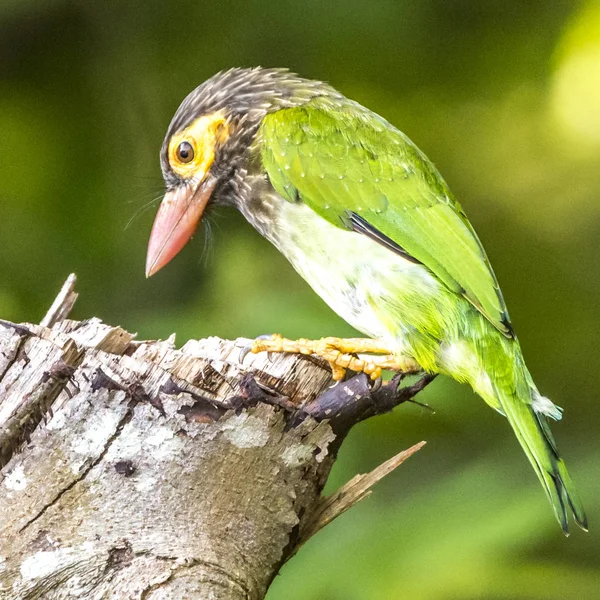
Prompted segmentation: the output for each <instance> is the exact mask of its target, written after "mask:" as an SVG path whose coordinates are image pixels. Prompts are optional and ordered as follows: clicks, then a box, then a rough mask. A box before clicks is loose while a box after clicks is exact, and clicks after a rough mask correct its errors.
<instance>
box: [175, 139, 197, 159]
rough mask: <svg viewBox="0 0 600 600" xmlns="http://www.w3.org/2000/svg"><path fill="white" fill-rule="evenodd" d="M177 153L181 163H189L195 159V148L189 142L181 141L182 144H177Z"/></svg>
mask: <svg viewBox="0 0 600 600" xmlns="http://www.w3.org/2000/svg"><path fill="white" fill-rule="evenodd" d="M175 155H176V156H177V160H178V161H179V162H180V163H184V164H185V163H189V162H191V161H192V160H194V148H192V145H191V144H190V143H189V142H181V144H179V146H177V151H176V152H175Z"/></svg>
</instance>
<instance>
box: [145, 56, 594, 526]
mask: <svg viewBox="0 0 600 600" xmlns="http://www.w3.org/2000/svg"><path fill="white" fill-rule="evenodd" d="M160 158H161V167H162V172H163V176H164V180H165V183H166V190H167V191H166V194H165V197H164V200H163V202H162V204H161V206H160V208H159V211H158V214H157V216H156V220H155V222H154V226H153V229H152V234H151V238H150V243H149V248H148V257H147V265H146V273H147V275H148V276H150V275H152V274H153V273H156V271H158V270H159V269H160V268H162V267H163V266H164V265H166V264H167V263H168V262H169V261H170V260H171V259H172V258H173V257H174V256H175V255H176V254H177V253H178V252H179V251H180V250H181V249H182V247H183V246H184V245H185V244H186V242H187V241H188V240H189V239H190V237H191V236H192V234H193V233H194V231H195V229H196V227H197V225H198V223H199V221H200V219H201V218H202V215H203V214H204V212H205V210H206V209H207V208H210V206H211V205H215V206H218V205H228V206H234V207H236V208H237V209H238V210H239V211H240V212H241V213H242V214H243V215H244V217H245V218H246V219H247V220H248V221H249V222H250V224H251V225H253V226H254V227H255V228H256V229H257V230H258V232H259V233H261V234H262V235H263V236H264V237H266V238H267V239H268V240H270V241H271V242H272V243H273V244H274V245H275V246H276V247H277V248H278V250H279V251H280V252H281V253H282V254H283V255H284V256H286V257H287V259H288V260H289V261H290V262H291V263H292V265H293V266H294V267H295V269H296V270H297V271H298V272H299V273H300V275H302V277H304V278H305V279H306V281H307V282H308V283H309V284H310V285H311V286H312V288H313V289H314V290H315V291H316V292H317V294H319V295H320V296H321V297H322V298H323V299H324V300H325V302H327V304H329V306H330V307H331V308H332V309H333V310H334V311H335V312H337V313H338V314H339V315H340V316H341V317H342V318H343V319H345V320H346V321H347V322H348V323H350V324H351V325H352V326H353V327H355V328H356V329H358V330H359V331H361V332H363V333H364V334H366V335H367V336H369V338H368V339H360V338H358V339H350V340H342V339H337V338H324V339H322V340H318V341H314V342H312V341H307V340H299V341H298V342H293V341H292V340H284V339H282V338H281V337H280V336H273V338H272V339H269V340H257V341H256V342H255V344H254V346H253V348H252V350H253V351H255V352H257V351H261V350H272V351H291V352H303V353H316V354H319V355H321V356H323V357H324V358H326V359H327V360H329V361H330V364H331V365H332V368H333V372H334V377H335V378H341V377H342V376H343V374H344V371H345V368H346V367H348V368H351V369H353V370H359V371H364V372H365V373H367V374H369V375H371V377H373V378H377V377H378V376H379V375H380V374H381V370H382V369H397V370H403V371H411V370H413V371H414V370H423V371H426V372H427V373H431V374H437V373H441V374H444V375H448V376H450V377H452V378H454V379H456V380H457V381H460V382H465V383H468V384H470V385H471V386H472V387H473V389H474V390H475V392H476V393H477V394H479V395H480V396H481V397H482V398H483V399H484V400H485V401H486V402H487V403H488V404H489V405H490V406H491V407H492V408H494V409H496V410H497V411H498V412H499V413H501V414H503V415H504V416H505V417H506V418H507V419H508V421H509V423H510V425H511V426H512V428H513V430H514V432H515V434H516V436H517V439H518V440H519V442H520V444H521V446H522V447H523V450H524V451H525V454H526V455H527V457H528V459H529V461H530V462H531V464H532V465H533V468H534V470H535V472H536V474H537V476H538V477H539V479H540V481H541V483H542V485H543V487H544V490H545V492H546V494H547V496H548V498H549V499H550V502H551V504H552V507H553V509H554V513H555V515H556V517H557V519H558V521H559V523H560V524H561V526H562V529H563V531H564V532H565V533H567V532H568V522H567V512H568V511H569V510H570V511H571V512H572V513H573V515H574V518H575V521H576V522H577V523H578V524H579V525H580V526H581V527H582V528H584V529H585V528H586V527H587V523H586V517H585V514H584V510H583V507H582V505H581V502H580V500H579V497H578V495H577V492H576V491H575V488H574V486H573V483H572V481H571V478H570V477H569V474H568V472H567V469H566V467H565V464H564V462H563V461H562V459H561V458H560V456H559V454H558V451H557V448H556V444H555V442H554V439H553V437H552V433H551V432H550V429H549V427H548V423H547V419H548V418H552V419H559V418H560V417H561V409H560V408H558V407H557V406H555V405H554V404H553V403H552V402H551V401H550V400H548V399H547V398H545V397H544V396H542V395H541V394H540V393H539V392H538V389H537V387H536V385H535V383H534V382H533V379H532V377H531V375H530V374H529V371H528V370H527V367H526V366H525V362H524V360H523V355H522V353H521V348H520V346H519V342H518V341H517V338H516V336H515V333H514V331H513V328H512V326H511V322H510V318H509V316H508V312H507V310H506V305H505V303H504V298H503V297H502V292H501V291H500V288H499V286H498V281H497V280H496V277H495V275H494V272H493V270H492V267H491V266H490V263H489V261H488V258H487V256H486V253H485V251H484V249H483V247H482V245H481V242H480V241H479V238H478V237H477V235H476V233H475V231H474V230H473V227H472V226H471V224H470V223H469V221H468V219H467V217H466V215H465V213H464V212H463V210H462V208H461V207H460V205H459V204H458V203H457V201H456V200H455V199H454V197H453V196H452V194H451V192H450V190H449V189H448V186H447V185H446V182H445V181H444V179H443V178H442V176H441V175H440V174H439V173H438V171H437V169H436V168H435V167H434V165H433V164H432V163H431V162H430V161H429V160H428V159H427V157H426V156H425V155H424V154H423V153H422V152H421V151H420V150H419V149H418V148H417V147H416V146H415V144H414V143H413V142H412V141H411V140H410V139H408V138H407V137H406V136H405V135H404V134H403V133H402V132H401V131H399V130H398V129H396V128H395V127H394V126H393V125H391V124H390V123H389V122H388V121H386V120H385V119H384V118H383V117H380V116H379V115H377V114H375V113H373V112H371V111H370V110H368V109H367V108H365V107H363V106H361V105H360V104H358V103H356V102H354V101H352V100H349V99H348V98H346V97H344V96H343V95H342V94H340V93H339V92H337V91H336V90H335V89H333V88H332V87H330V86H329V85H327V84H325V83H322V82H320V81H312V80H308V79H303V78H301V77H298V76H296V75H294V74H292V73H290V72H289V71H287V70H285V69H261V68H254V69H231V70H229V71H226V72H222V73H219V74H217V75H215V76H214V77H212V78H211V79H209V80H208V81H206V82H205V83H203V84H202V85H200V86H199V87H198V88H196V89H195V90H194V91H193V92H191V93H190V94H189V95H188V96H187V98H185V100H184V101H183V103H182V104H181V106H180V107H179V108H178V109H177V112H176V113H175V116H174V117H173V120H172V121H171V124H170V126H169V128H168V131H167V134H166V137H165V141H164V144H163V146H162V150H161V157H160Z"/></svg>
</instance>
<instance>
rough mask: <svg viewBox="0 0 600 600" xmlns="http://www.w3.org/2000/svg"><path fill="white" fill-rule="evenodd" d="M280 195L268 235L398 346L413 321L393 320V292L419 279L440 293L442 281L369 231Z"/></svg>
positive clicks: (369, 331)
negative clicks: (340, 223) (351, 227)
mask: <svg viewBox="0 0 600 600" xmlns="http://www.w3.org/2000/svg"><path fill="white" fill-rule="evenodd" d="M273 200H274V199H273ZM279 200H280V202H281V204H280V205H279V206H278V207H277V210H276V211H274V213H275V214H276V215H277V216H276V218H275V219H274V225H275V226H274V227H273V228H272V230H271V231H269V232H262V233H263V235H265V236H266V237H267V238H269V239H270V241H271V242H273V244H274V245H275V246H276V247H277V248H278V249H279V251H280V252H281V253H282V254H283V255H284V256H285V257H286V258H287V259H288V260H289V261H290V262H291V263H292V265H293V266H294V268H295V269H296V270H297V271H298V273H300V275H302V277H303V278H304V279H305V280H306V281H307V282H308V283H309V285H310V286H311V287H312V288H313V289H314V290H315V292H316V293H317V294H319V296H321V298H322V299H323V300H324V301H325V302H326V303H327V304H328V305H329V306H330V307H331V308H332V309H333V310H334V311H335V312H336V313H337V314H338V315H339V316H340V317H342V319H344V320H345V321H347V322H348V323H349V324H350V325H352V326H353V327H354V328H356V329H358V330H359V331H361V332H363V333H364V334H366V335H368V336H370V337H374V338H380V339H383V340H389V341H390V343H391V344H393V346H392V347H397V345H398V343H399V342H400V340H401V339H402V338H403V336H402V329H403V328H404V326H410V324H405V323H402V319H401V317H400V318H399V320H398V322H394V323H392V322H391V321H390V318H387V317H388V314H389V304H390V298H392V299H393V296H394V293H395V291H397V290H399V289H402V287H403V286H415V282H418V283H419V284H420V285H419V287H420V288H421V287H422V288H423V291H424V293H427V291H428V290H430V292H431V294H435V293H436V292H437V291H438V288H439V282H438V281H437V280H436V279H435V278H434V277H432V276H431V275H430V273H429V272H428V271H427V270H426V269H424V268H423V267H422V266H421V265H419V264H416V263H414V262H411V261H408V260H406V259H404V258H402V257H401V256H400V255H398V254H396V253H394V252H392V251H391V250H388V249H387V248H384V247H383V246H381V245H380V244H378V243H376V242H374V241H372V240H371V239H369V238H368V237H366V236H364V235H361V234H359V233H355V232H353V231H347V230H344V229H342V228H340V227H335V226H334V225H332V224H330V223H329V222H328V221H326V220H325V219H323V218H322V217H320V216H319V215H317V214H316V213H315V212H314V211H313V210H312V209H310V208H309V207H308V206H306V205H305V204H303V203H291V202H287V201H285V200H283V199H281V198H279ZM393 312H394V314H395V313H396V312H397V311H393Z"/></svg>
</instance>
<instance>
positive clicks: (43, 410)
mask: <svg viewBox="0 0 600 600" xmlns="http://www.w3.org/2000/svg"><path fill="white" fill-rule="evenodd" d="M73 285H74V279H73V280H71V281H70V282H67V284H66V285H65V288H64V289H63V290H62V292H61V296H60V297H59V298H58V299H57V301H56V302H55V303H54V305H53V307H52V309H51V311H49V313H48V315H46V317H45V319H44V321H42V325H32V324H22V325H14V324H10V323H6V322H2V323H0V325H3V326H0V466H2V471H1V473H0V598H1V599H33V598H48V599H59V598H60V599H63V598H85V599H88V598H89V599H108V598H115V599H116V598H124V599H128V598H132V599H133V598H136V599H152V600H156V599H163V598H164V599H166V598H173V599H175V598H182V599H187V598H190V599H196V598H199V599H205V598H206V599H209V598H211V599H214V600H225V599H227V600H238V599H240V600H241V599H245V600H255V599H261V598H264V596H265V594H266V591H267V589H268V587H269V584H270V582H271V581H272V579H273V577H274V576H275V575H276V573H277V571H278V570H279V568H280V567H281V565H282V564H283V563H284V562H285V561H286V560H288V559H289V558H290V557H291V556H293V554H294V553H295V552H296V550H297V549H298V548H299V546H300V545H301V544H302V543H303V542H304V541H306V539H308V538H309V537H310V536H312V535H314V534H315V533H316V532H317V531H319V529H321V528H322V527H323V526H324V525H326V524H327V523H328V522H330V521H331V520H332V519H333V518H335V517H336V516H337V515H339V514H341V513H342V512H343V511H345V510H346V509H347V508H349V507H350V506H352V505H353V504H354V503H356V502H357V501H359V500H360V499H361V498H363V497H364V496H365V495H366V494H368V493H369V489H370V487H371V486H372V485H373V484H374V483H375V482H376V481H378V480H379V479H380V478H381V477H383V476H384V475H386V474H387V473H389V472H390V471H391V470H393V469H394V468H395V467H396V466H398V464H400V463H401V462H402V461H403V460H404V459H405V458H406V457H407V456H409V455H410V454H411V453H412V452H414V451H416V450H417V449H418V447H420V445H417V446H415V447H413V448H412V449H410V450H409V451H407V452H404V453H400V454H399V455H398V456H396V457H393V458H392V459H390V460H389V461H387V462H386V463H384V464H383V465H381V466H380V467H378V469H375V471H373V473H371V474H369V475H367V476H357V477H355V478H354V479H353V480H351V481H350V482H349V483H348V484H346V485H345V486H344V487H343V488H342V489H341V490H338V492H336V493H335V494H333V495H332V496H331V497H329V498H324V497H322V495H321V491H322V489H323V486H324V484H325V481H326V479H327V476H328V475H329V472H330V469H331V466H332V464H333V462H334V460H335V455H336V452H337V449H338V448H339V445H340V443H341V441H342V440H343V438H344V436H345V435H346V433H347V431H348V429H349V428H350V427H351V426H352V424H353V423H355V422H357V421H359V420H361V419H362V418H365V417H366V416H370V415H371V414H375V413H377V412H382V411H384V410H389V409H390V408H391V406H393V405H394V404H397V403H398V402H400V401H401V400H402V398H400V397H399V396H397V395H394V397H393V398H390V397H389V393H388V395H387V396H386V395H385V394H383V395H380V396H376V395H375V394H372V393H371V390H370V386H368V385H367V382H366V379H365V378H364V376H363V377H355V378H354V379H352V380H350V381H348V382H346V383H343V384H340V385H338V386H337V388H334V391H332V390H331V389H329V388H330V386H331V383H332V382H331V377H330V372H329V369H328V368H327V366H326V365H324V364H322V363H321V362H320V361H319V360H316V359H314V358H311V357H303V356H295V355H285V354H278V355H273V356H267V355H263V354H258V355H252V354H250V355H248V356H247V357H246V358H245V360H244V362H243V364H241V363H240V361H239V357H240V351H241V349H242V348H243V347H244V345H245V344H247V343H248V340H236V341H226V340H221V339H217V338H209V339H205V340H193V341H190V342H188V343H186V344H185V345H184V346H183V347H182V348H181V349H177V348H175V346H174V338H173V339H169V340H167V341H154V342H137V341H135V339H134V336H133V335H131V334H129V333H128V332H126V331H124V330H123V329H121V328H120V327H111V326H108V325H105V324H103V323H101V322H100V321H99V320H98V319H91V320H88V321H84V322H76V321H70V320H67V319H66V318H65V317H66V315H67V313H68V311H69V309H70V307H71V306H72V304H73V302H74V301H75V298H76V294H74V292H73ZM421 387H422V385H421ZM384 391H385V390H384ZM387 391H388V392H389V388H388V390H387ZM416 391H418V389H417V388H414V389H412V390H410V391H409V392H407V395H406V397H405V398H404V399H406V398H409V397H411V396H412V395H414V393H416ZM344 407H346V408H344Z"/></svg>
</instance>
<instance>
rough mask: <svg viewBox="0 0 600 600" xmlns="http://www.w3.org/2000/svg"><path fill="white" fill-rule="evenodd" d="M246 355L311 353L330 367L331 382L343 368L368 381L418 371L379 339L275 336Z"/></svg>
mask: <svg viewBox="0 0 600 600" xmlns="http://www.w3.org/2000/svg"><path fill="white" fill-rule="evenodd" d="M250 352H252V353H253V354H257V353H258V352H290V353H293V354H314V355H315V356H320V357H321V358H323V359H325V360H326V361H327V362H328V363H329V364H330V366H331V370H332V372H333V379H334V380H336V381H339V380H340V379H343V378H344V375H345V374H346V369H350V370H351V371H356V372H358V373H365V374H367V375H369V376H370V377H371V379H377V378H378V377H380V376H381V371H383V370H390V371H401V372H404V373H410V372H416V371H420V370H421V369H420V367H419V365H418V364H417V363H416V361H415V360H414V359H412V358H410V357H408V356H406V357H401V356H400V357H399V356H397V355H395V354H394V353H393V352H392V351H391V350H390V349H389V348H387V347H386V345H385V344H384V343H383V342H382V341H381V340H376V339H371V338H336V337H326V338H321V339H320V340H307V339H304V338H301V339H299V340H288V339H286V338H284V337H282V336H281V335H279V334H275V335H272V336H271V337H270V338H267V339H265V338H258V339H256V340H254V342H253V343H252V346H251V347H250Z"/></svg>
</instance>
